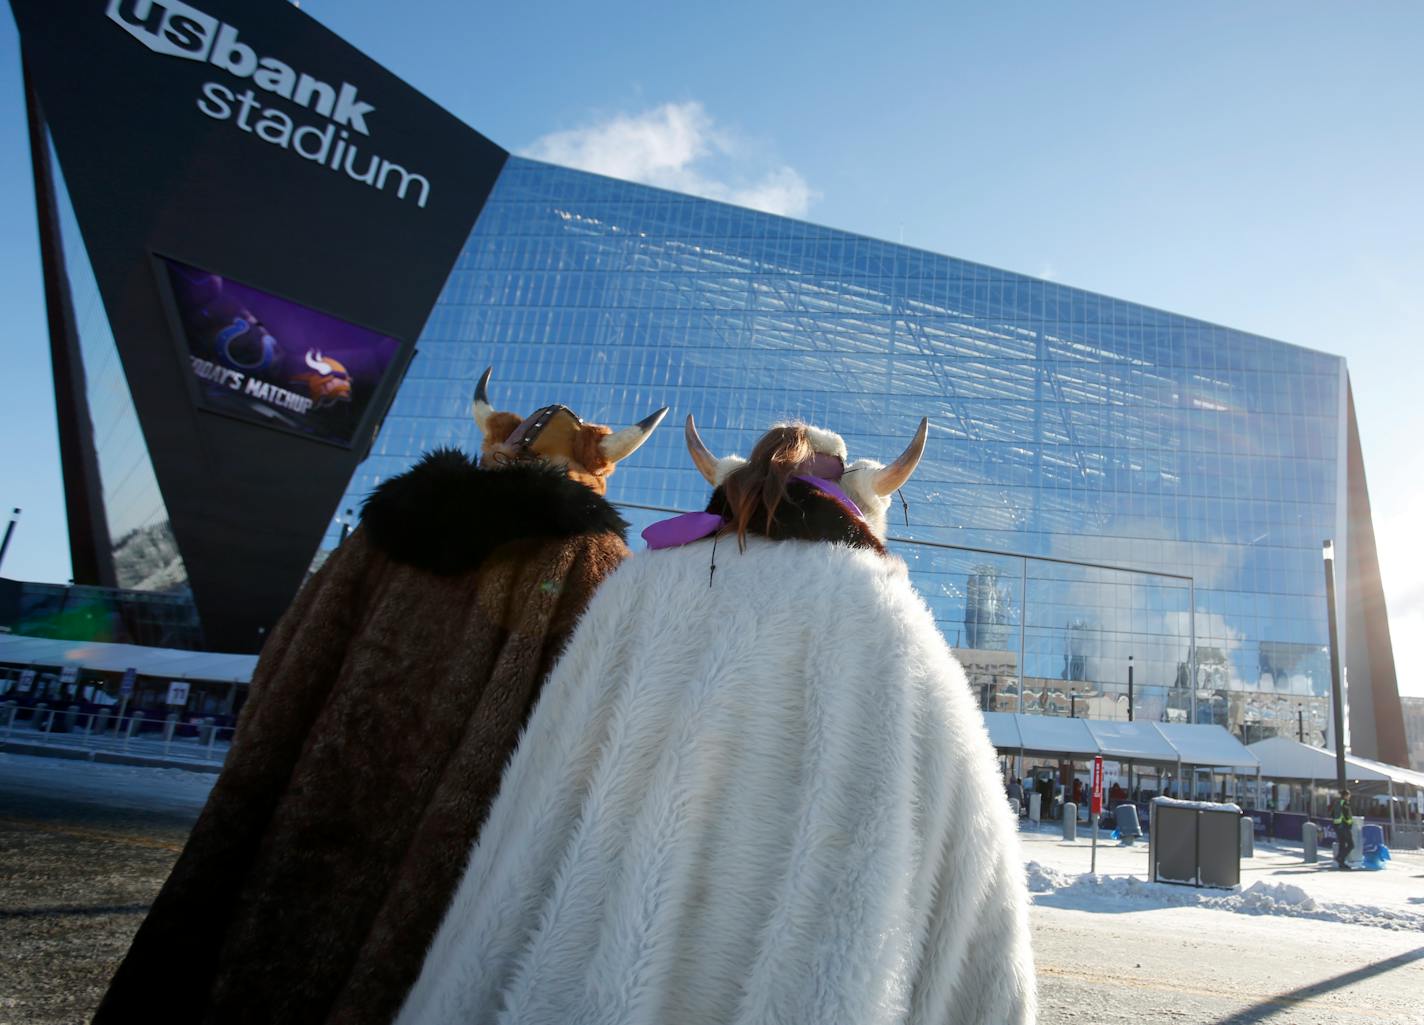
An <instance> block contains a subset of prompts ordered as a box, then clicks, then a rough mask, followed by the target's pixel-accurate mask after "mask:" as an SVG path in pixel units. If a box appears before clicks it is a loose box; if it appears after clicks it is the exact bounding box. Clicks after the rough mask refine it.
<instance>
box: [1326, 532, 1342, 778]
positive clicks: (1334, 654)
mask: <svg viewBox="0 0 1424 1025" xmlns="http://www.w3.org/2000/svg"><path fill="white" fill-rule="evenodd" d="M1320 554H1321V555H1322V556H1323V557H1324V559H1325V613H1326V616H1327V619H1328V622H1329V626H1330V695H1331V700H1332V702H1333V703H1334V706H1335V708H1334V711H1335V791H1336V793H1337V794H1339V793H1342V792H1344V790H1345V699H1344V696H1343V695H1342V694H1341V691H1340V641H1339V635H1338V633H1337V632H1336V629H1335V542H1334V541H1332V540H1331V539H1330V538H1326V539H1325V540H1324V541H1322V542H1321V545H1320Z"/></svg>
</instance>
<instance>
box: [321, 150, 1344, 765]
mask: <svg viewBox="0 0 1424 1025" xmlns="http://www.w3.org/2000/svg"><path fill="white" fill-rule="evenodd" d="M489 365H493V367H494V369H495V372H494V378H493V382H492V385H491V396H492V399H493V401H494V403H495V405H496V406H497V407H498V408H506V409H511V410H515V411H519V412H521V413H527V412H530V411H532V410H533V409H535V408H537V407H539V406H541V405H544V404H547V403H549V402H563V403H565V404H567V405H569V406H571V407H572V408H573V409H574V410H575V411H576V412H578V413H579V414H580V415H582V416H584V417H585V418H588V419H593V420H596V421H599V422H604V423H610V424H614V425H618V424H625V423H631V422H632V421H634V420H637V419H639V418H641V417H642V416H644V415H645V414H646V413H648V412H649V411H651V410H653V409H656V408H657V407H659V406H662V405H668V406H671V407H672V416H670V418H669V420H668V421H667V423H666V425H665V426H664V427H663V428H662V429H661V430H660V431H659V432H658V433H657V435H655V437H654V439H653V440H652V441H651V442H650V443H649V444H648V445H647V446H646V447H645V448H644V449H642V450H641V451H640V452H639V453H638V454H637V455H635V456H634V457H633V458H631V459H630V460H628V462H627V463H626V464H624V465H623V466H622V467H620V468H619V470H618V472H617V474H616V475H615V476H614V477H613V478H612V480H611V482H610V487H609V496H610V498H611V499H613V500H614V501H615V502H619V503H623V504H624V505H625V508H626V509H627V515H628V517H629V519H630V521H632V522H633V524H634V527H635V530H636V529H639V528H641V527H642V526H643V525H645V524H646V523H647V522H650V521H651V520H652V519H655V518H657V517H658V515H659V513H658V512H657V511H656V510H658V509H670V510H679V511H681V510H688V509H694V508H701V506H702V504H703V503H704V502H705V501H706V499H707V492H708V489H707V486H706V484H705V483H704V482H703V480H702V478H701V477H700V476H699V475H698V473H697V472H696V471H695V470H694V469H693V467H692V464H691V462H690V460H689V458H688V456H687V454H686V451H685V448H684V446H683V442H682V432H681V421H682V420H683V418H684V417H685V415H686V414H687V413H689V412H690V413H693V414H694V415H695V416H696V418H697V422H698V424H699V427H700V428H701V431H702V435H703V437H704V439H705V440H706V441H707V442H708V444H709V446H710V447H711V448H713V450H714V451H720V452H730V451H737V452H741V453H743V454H745V453H746V452H747V451H748V450H749V449H750V447H751V445H752V444H753V442H754V441H755V439H756V438H757V437H758V436H759V435H760V433H761V432H762V431H763V430H765V428H766V427H767V426H769V425H770V424H771V423H772V422H774V421H776V420H779V419H786V418H800V419H803V420H806V421H808V422H812V423H816V424H819V425H823V426H826V427H829V428H832V429H834V430H836V431H839V432H840V433H841V434H843V435H844V436H845V438H846V441H847V444H848V446H849V449H850V453H851V456H852V458H855V457H858V456H870V457H873V458H878V459H881V460H882V461H884V460H888V459H890V458H892V457H893V456H895V455H896V454H898V453H899V452H900V451H901V449H902V448H903V447H904V445H905V444H906V443H907V441H908V440H909V438H910V436H911V434H912V432H913V430H914V428H915V425H916V424H917V422H918V420H919V418H920V417H921V416H928V417H929V418H930V423H931V432H930V442H929V446H928V448H927V450H926V455H925V458H924V461H923V462H922V463H921V466H920V469H919V471H918V472H917V473H916V475H915V476H914V478H913V479H912V480H911V482H910V483H909V484H908V485H907V486H906V488H905V489H904V498H905V500H906V502H905V504H904V505H903V506H902V505H901V504H900V503H898V502H897V503H896V505H895V507H894V508H893V509H892V512H891V516H892V519H891V533H892V535H894V536H895V537H897V538H899V539H901V540H899V541H897V543H896V545H895V548H896V549H897V551H898V552H899V553H900V554H901V555H902V556H904V557H905V559H906V560H907V561H908V562H909V565H910V567H911V572H912V576H913V579H914V582H915V584H916V585H917V587H918V588H919V590H920V592H921V593H922V594H923V595H924V597H925V600H926V601H927V602H928V603H929V605H930V606H931V608H932V609H933V611H934V613H935V615H936V617H937V619H938V621H939V623H940V626H941V628H942V630H943V631H944V634H945V636H946V637H947V639H948V640H949V642H950V643H951V645H952V646H953V647H954V648H955V650H956V653H957V654H958V655H959V657H960V659H961V661H962V662H963V663H964V664H965V666H966V668H967V669H968V671H969V674H970V678H971V683H972V685H973V687H974V689H975V691H976V693H977V694H978V696H979V699H980V702H981V704H982V705H983V706H984V707H985V708H991V709H996V710H1007V711H1023V712H1029V713H1042V714H1050V715H1070V714H1076V715H1079V716H1091V717H1094V718H1106V719H1125V718H1127V715H1128V712H1127V690H1128V681H1129V674H1131V677H1132V681H1133V686H1134V690H1135V705H1134V707H1135V712H1136V717H1137V718H1139V719H1154V720H1176V721H1187V720H1195V721H1199V722H1216V723H1220V724H1222V725H1225V726H1227V727H1228V728H1230V729H1231V730H1232V731H1233V732H1234V733H1236V734H1237V735H1238V736H1243V735H1244V736H1245V738H1246V739H1248V740H1255V739H1258V738H1259V737H1260V736H1264V735H1269V734H1271V733H1276V732H1281V733H1286V734H1288V735H1290V736H1297V735H1300V736H1302V737H1303V738H1304V739H1305V740H1306V741H1307V742H1314V743H1317V744H1318V743H1321V742H1322V740H1323V739H1324V730H1325V724H1326V721H1327V718H1328V708H1329V701H1328V695H1329V693H1330V669H1329V659H1328V648H1327V643H1328V641H1327V638H1328V632H1327V626H1326V605H1325V599H1324V581H1323V575H1322V572H1321V554H1320V552H1321V549H1320V545H1321V540H1322V539H1323V538H1327V537H1333V538H1335V539H1336V546H1337V551H1338V554H1339V555H1340V557H1341V558H1342V560H1344V559H1348V552H1347V551H1345V550H1344V542H1343V540H1342V539H1344V538H1345V537H1346V535H1347V530H1346V509H1345V505H1346V502H1347V489H1346V487H1345V463H1346V447H1347V446H1346V438H1345V432H1346V410H1347V402H1346V388H1347V377H1346V374H1345V366H1344V361H1343V360H1342V359H1341V358H1339V357H1337V356H1331V355H1327V354H1324V353H1319V352H1313V351H1309V350H1306V349H1302V348H1298V347H1295V346H1291V345H1287V344H1284V343H1281V342H1276V341H1272V340H1269V339H1266V338H1261V337H1258V336H1254V335H1249V334H1244V333H1242V332H1238V331H1233V330H1230V329H1228V328H1224V327H1219V326H1216V325H1212V324H1207V323H1203V322H1201V321H1196V320H1191V319H1189V318H1187V317H1182V316H1178V315H1174V314H1170V313H1164V312H1161V311H1158V310H1154V309H1149V308H1146V307H1143V306H1138V305H1134V304H1132V303H1129V302H1123V301H1121V300H1117V299H1111V298H1108V297H1105V296H1100V295H1094V294H1091V293H1088V292H1084V291H1080V290H1076V289H1072V288H1067V287H1064V286H1062V285H1058V284H1054V283H1052V282H1047V281H1041V280H1036V279H1033V278H1029V277H1025V276H1022V275H1019V274H1012V273H1009V272H1006V271H1002V270H997V269H994V268H991V267H985V266H981V265H978V264H974V263H969V262H966V261H963V260H957V259H951V258H949V257H944V256H938V255H935V254H932V253H927V252H923V251H919V250H914V249H910V248H906V247H904V246H898V245H893V244H890V243H886V242H880V241H875V240H872V239H868V238H863V237H859V236H855V235H851V234H848V233H845V232H840V231H835V230H832V229H829V228H822V227H818V226H815V225H812V224H807V223H804V222H800V221H795V220H790V219H786V218H782V217H777V216H772V215H768V214H762V213H758V212H754V211H750V210H746V209H741V208H736V207H732V206H728V205H725V204H721V203H716V202H711V201H708V200H703V199H697V198H693V197H689V196H684V195H678V194H674V193H669V192H664V191H661V190H657V189H652V188H648V187H644V186H639V185H634V184H629V183H626V182H621V181H615V180H611V179H606V178H602V177H598V176H595V175H590V174H586V173H582V172H578V171H572V170H567V169H563V168H558V167H553V166H549V165H545V164H540V163H536V162H533V161H529V160H523V159H519V158H512V159H511V160H510V162H509V164H508V165H507V166H506V168H505V170H504V171H503V173H502V175H501V177H500V179H499V182H498V184H497V185H496V187H495V191H494V193H493V195H492V196H491V197H490V199H489V201H488V203H487V205H486V207H485V208H484V211H483V213H482V214H481V216H480V219H479V221H478V223H477V224H476V226H475V229H474V231H473V233H472V234H471V236H470V239H469V241H468V243H467V245H466V246H465V248H464V251H463V253H462V255H461V257H460V260H459V262H458V264H457V265H456V267H455V268H454V270H453V272H452V274H451V275H450V278H449V280H448V282H447V284H446V287H445V289H444V292H443V295H442V297H441V299H440V301H439V303H438V305H437V306H436V308H435V310H434V312H433V313H432V315H431V317H430V319H429V322H428V323H427V326H426V329H425V332H424V334H423V336H422V337H421V339H420V343H419V352H418V355H417V356H416V358H415V360H414V362H413V363H412V365H411V367H410V370H409V373H408V375H407V377H406V379H405V382H404V384H403V385H402V387H401V389H400V391H399V393H398V395H397V397H396V399H395V402H394V404H393V406H392V407H391V409H390V412H389V414H388V416H387V418H386V420H385V422H384V425H383V426H382V429H381V431H380V434H379V436H378V438H377V440H376V443H375V447H374V448H373V450H372V452H371V455H370V458H368V459H367V460H366V462H365V463H363V464H362V466H361V467H360V469H359V470H358V472H357V473H356V475H355V476H354V477H353V479H352V481H351V484H350V487H349V488H348V490H347V493H346V495H345V497H344V499H343V501H342V503H341V507H340V512H341V515H340V516H339V517H338V519H337V520H336V521H334V522H333V524H332V526H331V528H330V531H329V532H328V535H327V537H326V539H325V542H324V549H329V548H330V547H331V546H333V545H334V544H335V543H336V542H337V540H338V538H339V536H340V530H341V521H342V520H344V519H347V518H348V514H347V512H346V511H347V510H359V506H360V501H361V499H362V498H363V497H364V496H365V495H366V494H367V493H368V492H369V491H370V490H371V488H372V487H373V486H375V485H376V484H377V483H379V482H380V481H381V480H383V479H386V478H388V477H390V476H392V475H393V474H396V473H399V472H401V471H402V470H404V469H406V468H407V467H408V466H410V464H411V463H412V462H413V461H414V460H415V459H416V458H417V457H418V456H419V455H420V454H421V453H422V452H425V451H427V450H429V449H430V448H432V447H435V446H438V445H457V446H462V447H466V448H468V449H471V450H474V449H476V448H477V446H478V444H479V437H478V432H477V431H476V429H475V426H474V423H473V422H472V420H471V418H470V413H469V405H470V395H471V392H472V389H473V387H474V383H475V381H476V379H477V378H478V376H479V374H480V373H481V371H482V370H483V369H484V368H485V367H486V366H489ZM634 547H635V548H637V547H641V544H640V543H637V544H635V545H634ZM788 587H789V588H794V583H791V582H789V583H788ZM1193 599H1194V600H1193ZM1345 618H1347V617H1343V616H1342V629H1343V628H1344V622H1345ZM1193 639H1195V643H1193ZM1345 643H1348V638H1346V639H1345Z"/></svg>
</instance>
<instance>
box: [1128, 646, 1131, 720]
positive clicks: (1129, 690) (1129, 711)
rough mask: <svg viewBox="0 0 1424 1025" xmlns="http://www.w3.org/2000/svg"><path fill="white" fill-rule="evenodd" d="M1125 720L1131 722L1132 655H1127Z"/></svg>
mask: <svg viewBox="0 0 1424 1025" xmlns="http://www.w3.org/2000/svg"><path fill="white" fill-rule="evenodd" d="M1127 721H1128V722H1132V656H1131V655H1128V656H1127Z"/></svg>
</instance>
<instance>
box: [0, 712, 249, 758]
mask: <svg viewBox="0 0 1424 1025" xmlns="http://www.w3.org/2000/svg"><path fill="white" fill-rule="evenodd" d="M232 730H233V727H232V726H230V725H225V724H222V723H220V722H219V721H218V720H217V719H215V718H214V717H212V716H201V717H200V716H189V717H183V716H180V715H179V714H178V713H177V712H159V711H149V712H145V711H143V710H137V711H135V712H133V713H132V714H129V715H123V716H120V715H118V714H117V713H116V712H115V711H114V710H113V709H110V708H107V707H100V708H89V709H86V708H84V707H83V706H80V705H74V704H69V705H56V706H53V707H51V706H49V705H47V704H45V703H43V702H41V703H39V704H36V705H33V706H29V707H27V706H25V705H21V704H19V703H18V702H14V701H5V702H0V741H10V742H14V743H23V744H26V745H35V746H41V747H45V748H51V749H54V750H55V751H56V752H57V753H58V752H64V751H69V752H78V751H83V752H89V753H91V754H98V753H101V752H102V753H106V754H113V755H130V756H145V757H150V758H161V759H173V760H182V761H190V762H201V763H208V764H221V763H222V761H223V760H224V759H225V758H226V757H227V752H228V748H229V746H230V745H231V743H232Z"/></svg>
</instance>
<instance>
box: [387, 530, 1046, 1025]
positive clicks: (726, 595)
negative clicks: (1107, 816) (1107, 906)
mask: <svg viewBox="0 0 1424 1025" xmlns="http://www.w3.org/2000/svg"><path fill="white" fill-rule="evenodd" d="M711 556H712V544H711V542H709V541H702V542H698V543H696V544H693V545H689V546H687V547H684V548H678V549H671V550H667V551H659V552H651V553H648V554H644V555H639V556H636V557H634V558H633V559H631V560H629V561H627V562H625V563H624V564H623V566H622V567H620V568H619V569H618V570H617V571H616V572H615V573H614V574H613V575H612V576H611V577H610V578H609V579H608V580H607V581H605V582H604V584H603V586H602V588H601V589H600V590H599V592H598V593H597V594H596V595H595V597H594V599H593V602H592V604H591V605H590V606H589V608H588V611H587V613H586V614H585V616H584V618H583V620H582V622H581V623H580V624H579V626H578V628H577V630H576V632H575V634H574V636H573V638H572V640H571V641H570V644H569V647H568V649H567V651H566V652H565V653H564V655H563V658H562V659H561V661H560V662H559V664H558V666H557V667H556V668H555V670H554V672H553V673H552V675H551V676H550V678H549V681H548V683H547V684H546V685H545V687H544V690H543V692H542V695H541V697H540V699H539V704H538V706H537V707H536V709H535V711H534V713H533V715H532V717H531V719H530V721H529V724H528V727H527V730H526V733H525V736H524V737H523V739H522V740H521V742H520V745H519V747H518V749H517V751H516V753H515V755H514V758H513V760H512V761H511V763H510V765H509V766H508V768H507V770H506V772H505V776H504V780H503V783H502V786H501V791H500V794H499V796H498V798H496V800H495V803H494V805H493V808H492V809H491V812H490V817H489V820H488V822H487V823H486V825H485V827H484V830H483V832H482V834H481V838H480V841H479V843H478V845H477V846H476V848H475V850H474V851H473V853H472V856H471V860H470V864H469V867H468V869H467V870H466V873H465V877H464V880H463V881H462V882H461V884H460V886H459V889H458V890H457V891H456V895H455V898H454V900H453V902H452V904H451V907H450V910H449V911H448V913H447V915H446V918H445V921H444V924H443V925H442V926H441V928H440V931H439V933H438V934H437V936H436V938H435V941H434V944H433V946H432V948H431V951H430V953H429V955H428V956H427V958H426V961H425V966H424V968H423V970H422V973H421V976H420V979H419V980H418V982H417V983H416V985H415V987H414V988H413V989H412V990H411V993H410V995H409V996H408V998H407V1001H406V1004H405V1007H404V1008H403V1010H402V1012H401V1015H400V1017H399V1019H398V1021H399V1022H400V1023H401V1025H453V1023H457V1022H459V1023H467V1022H480V1023H496V1022H497V1023H501V1025H536V1023H537V1025H594V1023H598V1025H703V1023H706V1025H712V1023H716V1025H725V1023H747V1025H750V1023H763V1022H778V1023H797V1025H838V1023H845V1025H881V1023H892V1022H894V1023H913V1025H930V1023H972V1025H1017V1023H1022V1022H1032V1021H1033V1020H1034V1018H1035V1006H1036V997H1035V992H1034V982H1033V965H1032V959H1031V955H1030V951H1029V935H1028V919H1027V897H1026V892H1025V886H1024V881H1023V868H1022V863H1021V862H1020V860H1019V852H1018V845H1017V837H1016V835H1015V831H1014V824H1013V822H1012V821H1011V818H1010V812H1009V809H1008V803H1007V801H1006V799H1005V797H1004V794H1003V790H1002V787H1001V786H1000V784H999V781H998V778H997V773H996V771H995V766H994V760H993V751H992V749H991V747H990V745H989V740H988V737H987V736H986V734H985V731H984V727H983V726H982V724H981V719H980V716H979V714H978V712H977V710H976V708H975V706H974V703H973V701H972V699H971V697H970V694H969V691H968V687H967V686H966V684H965V679H964V674H963V671H962V670H961V669H960V668H959V666H958V664H957V663H956V662H955V661H954V659H953V657H952V656H951V655H950V653H949V649H948V648H947V647H946V645H945V643H944V640H943V638H942V637H941V636H940V634H939V632H938V631H937V630H936V629H935V625H934V622H933V620H932V618H931V616H930V614H929V611H928V610H927V609H926V608H925V606H924V604H923V602H922V601H921V600H920V599H919V597H918V596H917V595H916V594H915V592H914V591H913V589H912V588H911V587H910V584H909V581H908V579H907V574H906V571H905V567H904V564H903V563H901V562H900V561H899V560H898V559H893V558H887V557H885V556H883V555H879V554H876V553H874V552H871V551H868V550H865V549H852V548H847V547H844V546H840V545H831V544H820V543H814V542H805V541H767V540H764V539H761V538H751V539H749V540H748V545H747V549H746V551H745V552H744V553H739V552H738V551H737V546H736V543H735V541H729V540H725V539H724V540H722V541H721V542H720V543H719V544H718V545H717V551H716V566H717V570H716V574H715V576H714V577H713V579H712V581H711V583H710V584H709V580H708V576H709V573H708V571H709V565H710V563H711Z"/></svg>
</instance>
